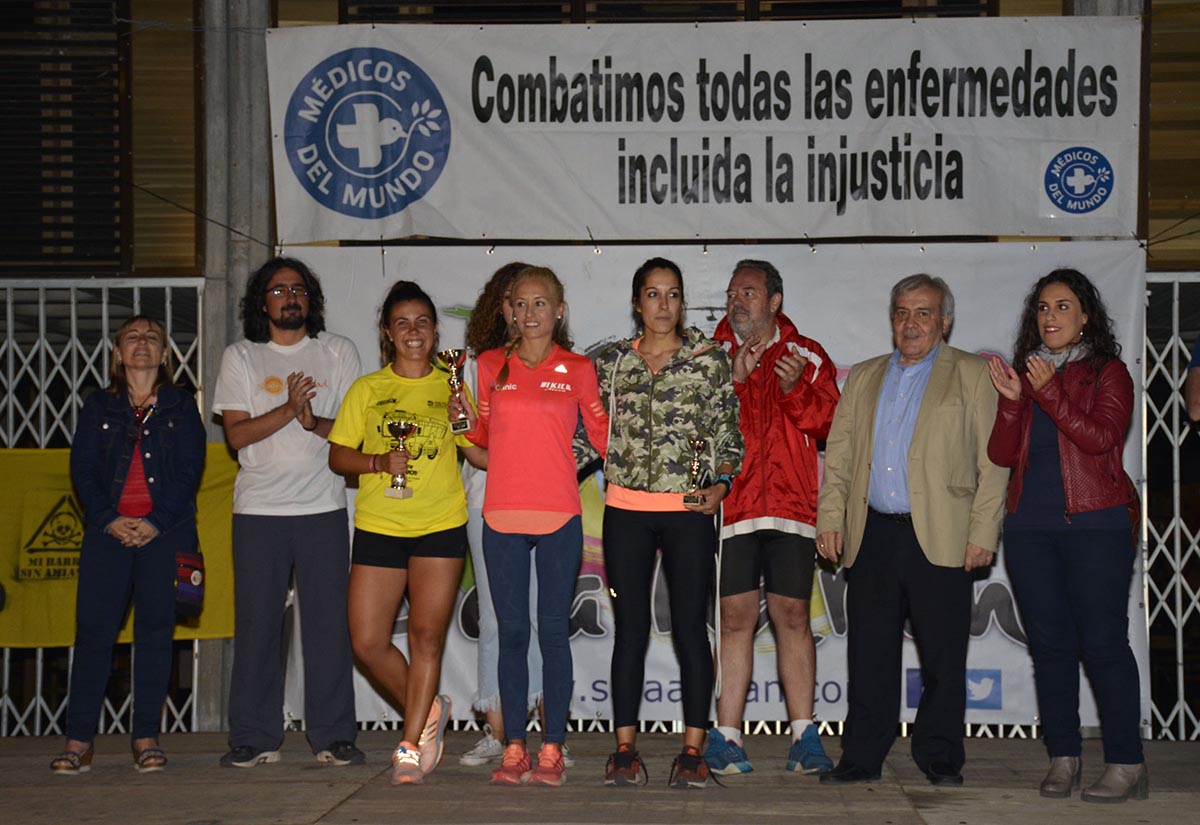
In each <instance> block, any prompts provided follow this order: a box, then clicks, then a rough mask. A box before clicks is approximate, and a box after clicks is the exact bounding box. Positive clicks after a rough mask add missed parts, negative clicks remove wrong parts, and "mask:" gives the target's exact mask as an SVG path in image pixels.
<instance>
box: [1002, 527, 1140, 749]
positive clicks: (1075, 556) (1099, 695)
mask: <svg viewBox="0 0 1200 825" xmlns="http://www.w3.org/2000/svg"><path fill="white" fill-rule="evenodd" d="M1004 554H1005V558H1006V559H1007V566H1008V578H1009V580H1010V581H1011V582H1012V585H1013V589H1014V590H1015V592H1016V595H1017V604H1018V605H1019V606H1020V608H1021V617H1022V619H1023V621H1024V624H1025V633H1026V634H1027V635H1028V636H1029V654H1030V656H1032V657H1033V669H1034V682H1035V685H1036V687H1037V697H1038V708H1039V710H1040V712H1041V717H1042V737H1043V739H1044V740H1045V742H1046V750H1047V751H1049V753H1050V756H1051V757H1055V756H1078V755H1079V748H1080V735H1079V663H1080V661H1082V662H1083V666H1084V668H1085V669H1086V670H1087V674H1088V680H1089V681H1090V682H1091V684H1092V692H1093V693H1094V694H1095V696H1096V709H1097V710H1098V711H1099V713H1100V725H1101V734H1102V736H1103V740H1104V761H1105V762H1108V763H1111V764H1118V765H1134V764H1138V763H1141V762H1142V761H1143V756H1142V740H1141V734H1140V731H1139V715H1140V705H1139V702H1138V698H1139V695H1140V684H1139V682H1138V669H1137V661H1136V660H1135V659H1134V658H1133V651H1132V650H1131V649H1130V648H1129V614H1128V606H1129V584H1130V580H1131V578H1132V576H1133V561H1134V559H1135V558H1136V555H1137V554H1136V552H1135V550H1134V547H1133V545H1132V537H1131V535H1130V533H1129V530H1128V529H1126V530H1074V531H1072V530H1044V531H1034V530H1019V531H1018V530H1012V531H1006V532H1005V534H1004Z"/></svg>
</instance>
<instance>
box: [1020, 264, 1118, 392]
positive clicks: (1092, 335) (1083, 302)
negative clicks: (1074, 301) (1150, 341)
mask: <svg viewBox="0 0 1200 825" xmlns="http://www.w3.org/2000/svg"><path fill="white" fill-rule="evenodd" d="M1050 284H1062V285H1063V286H1065V287H1066V288H1067V289H1069V290H1071V292H1073V293H1075V297H1076V298H1078V299H1079V309H1080V311H1082V312H1083V314H1084V315H1086V316H1087V323H1085V324H1084V325H1083V342H1084V343H1085V344H1087V346H1088V350H1089V354H1088V361H1089V363H1090V364H1091V365H1092V368H1093V369H1095V370H1097V371H1098V370H1100V369H1101V368H1102V367H1103V366H1104V365H1105V364H1106V363H1107V362H1108V361H1110V360H1112V359H1114V358H1120V357H1121V345H1120V344H1119V343H1118V342H1117V336H1116V335H1115V334H1114V333H1113V322H1112V318H1110V317H1109V314H1108V308H1107V307H1105V306H1104V299H1103V298H1101V297H1100V291H1099V290H1098V289H1096V285H1095V284H1093V283H1092V282H1091V281H1089V280H1088V277H1087V276H1086V275H1084V274H1083V273H1082V272H1080V271H1079V270H1077V269H1066V268H1064V269H1056V270H1054V271H1053V272H1051V273H1050V274H1049V275H1045V276H1043V277H1041V278H1039V279H1038V282H1037V283H1036V284H1034V285H1033V288H1032V289H1030V290H1029V294H1028V295H1026V296H1025V306H1024V308H1023V309H1022V310H1021V321H1020V324H1019V325H1018V327H1017V343H1016V345H1015V346H1014V347H1013V367H1014V369H1016V370H1017V371H1019V372H1023V371H1024V370H1025V359H1026V358H1028V357H1029V356H1030V355H1032V354H1033V353H1034V352H1035V351H1036V350H1037V348H1038V347H1040V346H1041V345H1042V336H1041V333H1040V332H1039V331H1038V302H1039V301H1040V300H1041V297H1042V290H1043V289H1045V288H1046V287H1048V286H1049V285H1050Z"/></svg>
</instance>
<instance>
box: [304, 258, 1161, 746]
mask: <svg viewBox="0 0 1200 825" xmlns="http://www.w3.org/2000/svg"><path fill="white" fill-rule="evenodd" d="M286 252H287V254H292V255H296V256H298V257H300V258H302V259H304V260H306V261H307V262H308V263H310V264H311V265H313V267H314V268H315V269H316V271H317V272H318V273H319V274H321V275H322V277H323V283H324V286H325V293H326V295H327V322H328V325H329V328H330V329H331V330H333V331H335V332H338V333H341V334H343V335H347V336H349V337H351V338H352V339H353V340H354V341H355V343H356V344H357V345H358V348H359V352H360V354H361V355H362V358H363V364H364V366H365V367H366V368H368V369H372V368H374V367H375V365H376V364H377V363H378V338H377V333H376V330H377V326H376V325H377V321H378V318H377V315H378V311H379V306H380V304H381V302H382V299H383V296H384V294H385V293H386V291H387V289H388V287H389V286H390V285H391V284H392V283H393V282H395V281H396V280H397V279H400V278H406V279H411V280H415V281H417V282H418V283H420V284H421V285H422V286H423V287H424V288H425V289H426V290H427V291H428V292H429V293H430V295H431V296H432V297H433V299H434V301H435V302H436V304H437V306H438V309H439V313H440V327H439V332H440V335H441V341H442V346H461V345H462V337H463V332H464V322H465V318H466V317H467V316H468V315H469V311H470V308H471V307H472V306H473V305H474V302H475V298H476V296H477V294H478V292H479V290H480V288H481V287H482V285H483V283H484V282H485V281H486V280H487V278H488V277H490V275H491V273H492V272H493V271H494V270H495V269H496V268H498V267H499V266H500V265H502V264H504V263H507V262H508V261H511V260H523V261H527V262H530V263H536V264H544V265H547V266H549V267H551V268H552V269H553V270H554V271H555V272H556V273H558V275H559V276H560V277H561V278H562V280H563V282H564V283H565V285H566V297H567V301H568V304H569V306H570V307H571V308H572V310H571V311H570V315H569V319H570V323H571V328H572V332H573V334H574V338H575V341H576V349H577V350H579V351H594V350H595V349H596V348H597V347H598V346H600V345H601V344H603V343H604V342H607V341H609V340H612V339H614V338H619V337H626V336H628V335H629V334H630V333H631V331H632V330H631V320H630V303H629V301H630V282H631V278H632V276H633V272H634V270H635V269H636V268H637V267H638V265H639V264H641V263H642V261H644V260H645V259H647V258H649V257H651V256H653V255H665V256H666V257H668V258H671V259H673V260H675V261H676V262H678V263H679V264H680V266H681V267H682V269H683V273H684V280H685V286H686V297H687V302H688V314H687V321H688V322H689V323H694V324H696V325H698V326H700V327H701V328H703V329H706V330H707V331H709V332H711V331H712V329H713V328H714V327H715V326H716V323H717V321H718V320H719V319H720V318H721V317H722V316H723V315H724V294H725V287H726V284H727V283H728V280H729V277H730V274H731V271H732V269H733V266H734V264H735V262H736V261H737V260H738V259H740V258H743V257H754V258H765V259H767V260H770V261H772V262H773V263H775V265H776V266H777V267H778V268H779V270H780V271H781V272H782V273H783V277H784V312H785V313H787V314H788V315H789V316H790V317H791V318H792V319H793V320H794V321H795V322H796V324H797V326H799V328H800V330H801V332H803V333H804V334H806V335H809V336H811V337H813V338H815V339H816V340H818V341H820V342H821V343H822V344H823V345H824V346H825V348H826V349H827V350H828V352H829V354H830V356H831V357H832V358H833V359H834V361H835V363H836V364H837V366H838V374H839V380H843V379H844V377H845V374H846V373H847V372H848V370H849V368H850V366H851V365H852V364H854V363H856V362H858V361H861V360H863V359H865V358H868V357H871V356H873V355H878V354H880V353H882V352H886V351H888V350H890V349H891V340H890V326H889V323H888V315H887V304H888V293H889V290H890V288H891V285H892V284H893V283H895V282H896V281H897V280H899V279H900V278H901V277H903V276H905V275H910V274H912V273H914V272H928V273H931V274H935V275H940V276H942V277H944V278H946V280H947V281H948V282H949V284H950V286H951V288H952V289H953V290H954V293H955V298H956V313H957V315H956V318H955V323H954V329H953V332H952V335H951V339H950V340H951V343H952V344H954V345H955V346H957V347H959V348H961V349H966V350H969V351H971V352H979V353H1001V354H1005V355H1006V356H1007V355H1008V354H1010V353H1011V350H1012V344H1013V340H1014V336H1015V330H1016V323H1017V318H1018V315H1019V313H1020V308H1021V304H1022V300H1023V299H1024V296H1025V294H1026V292H1027V291H1028V289H1029V288H1030V286H1031V285H1032V283H1033V282H1034V281H1035V280H1036V279H1037V278H1038V277H1040V276H1041V275H1044V274H1046V273H1047V272H1049V271H1051V270H1053V269H1055V268H1058V267H1061V266H1071V267H1075V268H1077V269H1079V270H1081V271H1082V272H1084V273H1085V274H1087V275H1088V276H1089V277H1090V278H1092V279H1093V281H1094V282H1095V283H1096V284H1097V286H1098V287H1099V289H1100V291H1101V293H1102V294H1103V295H1104V298H1105V300H1106V301H1107V303H1108V306H1109V309H1110V311H1111V313H1112V316H1113V320H1114V321H1115V324H1116V330H1117V333H1118V337H1119V339H1120V341H1121V342H1122V343H1123V344H1124V347H1125V358H1126V362H1127V364H1128V366H1129V369H1130V371H1131V373H1132V374H1133V375H1134V377H1135V381H1134V383H1135V387H1136V391H1137V393H1138V397H1137V402H1138V403H1135V405H1134V420H1133V422H1132V425H1131V427H1130V438H1129V441H1128V442H1127V445H1126V451H1125V466H1126V468H1127V469H1128V471H1129V474H1130V476H1132V477H1133V478H1134V479H1135V480H1136V481H1137V482H1138V484H1139V487H1140V486H1141V477H1142V473H1141V466H1142V465H1141V442H1140V433H1141V431H1142V422H1141V403H1140V401H1141V380H1140V376H1141V373H1142V368H1141V342H1142V340H1143V331H1144V330H1143V327H1144V322H1145V318H1144V312H1143V306H1144V302H1145V281H1146V278H1145V258H1144V253H1143V252H1142V250H1141V249H1139V247H1138V245H1137V244H1136V243H1135V242H1132V241H1101V242H1086V241H1078V242H1072V243H1045V244H1043V243H1039V244H1029V243H1009V244H1003V243H980V244H927V245H916V244H904V245H901V244H894V245H893V244H888V245H823V246H816V247H813V248H812V249H811V250H810V248H809V247H807V246H802V245H801V246H795V245H778V246H773V245H756V246H717V245H709V246H707V247H702V246H700V245H693V246H662V247H651V246H607V247H602V248H597V249H596V250H593V249H592V248H591V247H580V246H572V247H561V246H560V247H507V248H504V249H500V250H496V252H495V254H491V255H489V254H486V253H485V252H484V251H483V250H481V249H479V248H464V247H457V248H453V247H406V248H394V249H389V250H387V254H386V255H381V254H380V250H379V249H367V248H332V247H312V248H304V249H300V248H292V249H288V250H286ZM582 491H583V504H584V534H585V546H584V560H583V566H582V569H581V571H580V574H579V580H578V585H577V589H576V598H575V603H574V609H573V614H572V619H571V632H572V651H573V653H574V659H575V690H574V701H573V703H572V708H571V712H572V715H573V716H574V717H576V718H580V717H583V718H588V717H594V718H604V719H607V718H610V715H611V702H610V690H609V684H608V680H609V659H610V654H611V645H612V633H613V621H612V606H611V604H610V601H609V598H608V596H607V590H606V586H605V580H604V566H603V544H602V538H603V537H602V535H601V512H602V509H603V497H602V494H601V493H600V488H599V479H598V477H593V478H592V479H590V480H589V481H587V482H585V483H584V485H583V487H582ZM999 558H1000V563H998V564H997V565H996V566H995V567H994V568H992V569H991V570H989V571H987V573H986V574H985V575H983V576H981V577H980V578H979V579H978V580H977V581H976V584H975V607H974V613H973V618H972V623H971V644H970V650H969V654H968V667H969V668H970V673H969V681H968V684H969V690H970V695H969V697H968V716H967V718H968V721H970V722H979V723H998V722H1002V723H1025V724H1028V723H1032V722H1035V721H1036V718H1037V702H1036V698H1035V695H1034V690H1033V676H1032V667H1031V664H1030V660H1029V657H1028V654H1027V652H1026V649H1025V634H1024V631H1023V629H1022V626H1021V622H1020V616H1019V613H1018V611H1017V608H1016V605H1015V603H1014V600H1013V595H1012V590H1011V588H1010V586H1009V584H1008V580H1007V577H1006V575H1005V572H1004V565H1003V558H1004V555H1003V551H1001V554H1000V557H999ZM473 589H474V577H473V575H472V574H471V572H470V569H469V567H468V571H467V573H466V575H465V576H464V579H463V585H462V590H461V592H460V595H459V601H458V609H457V611H456V613H455V619H454V621H453V622H452V624H451V627H450V632H449V638H448V641H447V645H446V654H445V659H444V665H443V673H442V690H443V692H446V693H449V694H450V695H451V696H452V697H453V700H454V709H455V716H456V717H458V718H467V717H469V716H470V715H471V713H470V707H471V703H472V701H473V700H474V698H475V696H474V694H475V687H476V667H475V653H476V644H475V638H476V637H477V608H476V606H475V599H474V592H473ZM1143 596H1144V584H1143V581H1142V572H1141V565H1140V564H1139V565H1138V569H1137V573H1136V575H1135V577H1134V582H1133V586H1132V588H1131V592H1130V601H1129V618H1130V629H1129V635H1130V639H1131V640H1132V643H1133V648H1134V652H1135V654H1136V656H1137V660H1138V666H1139V669H1140V672H1141V675H1142V713H1143V718H1144V719H1149V703H1150V691H1149V667H1148V647H1147V630H1146V610H1145V605H1144V598H1143ZM653 599H654V605H653V607H654V609H653V612H652V615H653V621H654V624H653V631H652V639H651V643H650V651H649V654H648V656H647V662H646V682H645V693H644V700H643V704H642V717H643V718H645V719H678V718H680V709H679V694H680V689H679V681H678V679H679V669H678V665H677V663H676V659H675V654H674V650H673V649H672V647H671V639H670V631H671V627H670V618H669V612H668V610H667V601H666V600H667V593H666V588H665V585H664V583H663V582H662V581H661V580H658V581H657V582H656V587H655V588H654V591H653ZM406 622H407V607H405V608H403V609H402V612H401V614H400V616H399V617H398V619H397V622H396V632H395V636H394V639H395V641H396V644H397V645H399V646H400V647H402V648H403V647H404V646H405V635H404V629H405V626H406ZM812 622H813V629H814V632H815V634H816V636H817V640H818V646H817V690H816V699H817V705H816V707H817V713H818V715H819V716H820V717H821V718H823V719H826V720H836V719H842V718H844V716H845V710H846V643H845V640H846V630H847V628H846V610H845V582H844V579H843V577H842V576H841V575H838V574H835V573H834V572H833V571H832V570H826V571H823V572H822V573H821V574H820V576H818V577H817V579H816V582H815V585H814V590H813V599H812ZM298 654H299V642H298V637H297V638H296V639H295V642H294V643H293V644H292V646H291V658H290V662H291V663H290V665H289V675H288V690H287V709H288V712H289V713H290V714H292V715H294V716H297V717H299V716H302V715H303V713H302V709H303V698H302V679H301V677H300V675H301V673H302V671H301V669H300V661H299V655H298ZM754 668H755V669H754V675H753V681H752V683H751V688H750V697H749V702H748V703H747V706H746V715H747V718H748V719H752V720H754V719H786V718H787V715H786V712H785V710H784V707H783V704H782V695H781V691H780V687H779V682H778V679H777V676H776V672H775V647H774V639H773V636H772V633H771V631H770V629H769V628H768V627H767V626H765V625H764V626H763V627H761V628H760V632H759V633H758V635H757V637H756V657H755V666H754ZM904 668H905V673H904V677H903V678H904V679H905V685H904V691H903V697H904V699H903V708H902V713H903V716H904V718H905V719H907V720H911V719H912V718H913V716H914V714H915V708H916V705H917V701H918V699H919V696H920V679H919V666H918V663H917V656H916V651H915V650H914V648H913V645H912V643H911V642H908V643H906V645H905V652H904ZM1085 684H1086V682H1085ZM356 690H357V705H358V716H359V719H362V720H387V719H394V718H396V716H395V714H396V712H395V710H394V709H393V708H392V707H391V706H390V705H389V704H388V702H386V701H385V700H384V699H383V698H381V697H380V696H379V695H378V694H376V693H375V692H374V691H373V690H372V689H371V687H370V686H369V685H368V683H367V682H366V680H365V679H363V678H362V677H361V675H360V676H359V677H358V680H357V682H356ZM1082 714H1083V719H1084V724H1096V714H1095V708H1094V704H1093V703H1092V700H1091V695H1090V692H1089V691H1086V690H1085V696H1084V698H1083V708H1082Z"/></svg>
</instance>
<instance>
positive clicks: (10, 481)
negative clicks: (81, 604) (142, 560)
mask: <svg viewBox="0 0 1200 825" xmlns="http://www.w3.org/2000/svg"><path fill="white" fill-rule="evenodd" d="M69 456H70V451H69V450H0V647H60V646H67V645H70V644H72V643H73V642H74V639H75V586H76V575H77V573H78V570H79V550H80V546H81V545H82V543H83V512H82V509H81V507H80V505H79V502H78V500H77V499H76V498H75V493H74V491H73V489H72V487H71V473H70V467H69V463H68V462H69ZM237 469H238V465H237V461H235V460H234V458H233V456H231V455H230V453H229V450H228V449H227V448H226V447H225V445H224V444H209V445H208V455H207V460H206V463H205V467H204V476H203V478H202V479H201V481H200V492H199V495H198V496H197V499H196V503H197V511H198V512H197V526H198V528H199V530H200V549H201V551H202V552H203V553H204V566H205V588H204V591H205V592H204V610H203V612H202V613H201V614H200V616H199V618H197V619H194V620H192V621H190V622H188V623H187V624H179V625H176V627H175V638H177V639H218V638H225V637H229V636H232V635H233V557H232V554H231V551H230V513H231V512H232V509H233V480H234V477H235V476H236V475H237ZM131 615H132V614H131ZM132 627H133V623H132V619H131V616H130V617H126V621H125V625H124V627H122V628H121V634H120V636H119V637H118V639H119V641H123V642H127V641H130V640H131V639H132V638H133V631H132Z"/></svg>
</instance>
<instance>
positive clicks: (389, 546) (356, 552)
mask: <svg viewBox="0 0 1200 825" xmlns="http://www.w3.org/2000/svg"><path fill="white" fill-rule="evenodd" d="M466 555H467V525H465V524H463V525H461V526H459V527H451V528H450V529H449V530H439V531H438V532H436V533H427V534H425V535H424V536H411V537H405V536H385V535H382V534H380V533H370V532H368V531H366V530H360V529H358V528H357V527H355V528H354V546H353V547H352V548H351V550H350V561H351V562H352V563H354V564H365V565H369V566H371V567H398V568H400V569H401V570H407V569H408V560H409V559H411V558H412V557H413V556H422V557H426V558H435V559H462V558H466Z"/></svg>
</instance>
